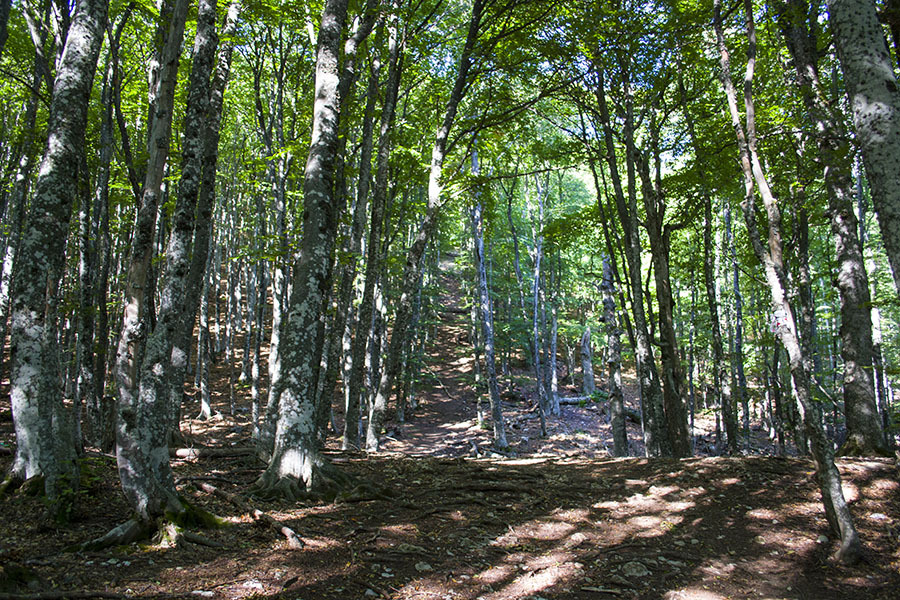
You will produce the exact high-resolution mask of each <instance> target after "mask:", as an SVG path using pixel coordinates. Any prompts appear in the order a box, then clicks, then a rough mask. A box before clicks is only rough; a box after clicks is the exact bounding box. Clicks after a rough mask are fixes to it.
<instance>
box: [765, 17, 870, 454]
mask: <svg viewBox="0 0 900 600" xmlns="http://www.w3.org/2000/svg"><path fill="white" fill-rule="evenodd" d="M784 19H785V21H784V22H783V24H782V29H783V31H784V35H785V39H786V41H787V46H788V50H789V51H790V53H791V55H792V57H793V59H794V66H795V68H796V71H797V84H798V87H799V91H800V93H801V95H802V97H803V101H804V105H805V106H806V108H807V111H808V112H809V114H810V116H811V117H812V119H813V120H814V121H815V123H816V133H815V134H812V133H809V134H808V135H809V137H811V138H813V141H815V142H816V148H817V157H818V159H819V161H821V164H822V167H824V172H825V185H826V188H827V190H828V199H829V205H828V212H829V213H830V216H831V231H832V234H833V235H834V244H835V253H836V258H837V265H838V274H837V278H836V281H837V287H838V291H839V293H840V302H841V329H840V337H841V358H842V359H843V362H844V374H843V388H844V410H845V414H846V418H847V433H848V435H847V441H846V443H845V445H844V447H843V448H842V450H841V451H842V453H846V454H870V453H875V454H885V453H887V448H886V447H885V445H884V432H883V430H882V427H881V421H880V419H879V415H878V406H877V403H876V397H875V382H874V379H873V374H872V365H873V363H872V360H873V354H874V347H873V341H872V317H871V296H870V295H869V281H868V277H867V275H866V268H865V263H864V260H863V256H862V246H861V244H860V239H859V237H858V236H857V230H858V223H857V220H856V215H855V213H854V212H853V197H854V193H853V192H854V190H853V183H852V181H853V180H852V165H851V162H850V160H851V158H850V157H851V148H850V143H849V138H848V136H847V135H846V131H844V126H843V120H842V118H841V115H837V114H835V113H834V111H833V109H832V108H831V106H830V105H829V104H827V103H826V102H825V100H824V96H823V92H824V90H823V89H822V85H821V82H820V81H819V77H818V59H817V56H816V54H815V52H816V46H815V42H816V40H815V39H814V38H811V37H810V34H809V31H808V29H809V28H808V26H807V25H806V22H805V19H806V10H805V3H803V2H799V1H797V0H791V1H790V12H789V13H787V15H786V16H785V17H784Z"/></svg>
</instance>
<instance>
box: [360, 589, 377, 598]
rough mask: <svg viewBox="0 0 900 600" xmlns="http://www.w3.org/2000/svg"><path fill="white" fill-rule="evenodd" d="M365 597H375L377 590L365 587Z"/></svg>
mask: <svg viewBox="0 0 900 600" xmlns="http://www.w3.org/2000/svg"><path fill="white" fill-rule="evenodd" d="M363 595H364V596H365V597H366V598H377V597H378V592H376V591H375V590H370V589H366V592H365V594H363Z"/></svg>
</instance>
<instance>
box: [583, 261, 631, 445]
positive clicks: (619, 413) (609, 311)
mask: <svg viewBox="0 0 900 600" xmlns="http://www.w3.org/2000/svg"><path fill="white" fill-rule="evenodd" d="M601 291H602V292H603V322H604V323H605V324H606V343H607V345H608V346H609V352H608V353H607V358H606V364H607V372H608V373H609V383H608V388H607V391H608V392H609V413H610V420H611V421H612V432H613V456H628V433H627V430H626V428H625V403H624V401H623V396H622V342H621V341H620V339H619V325H618V323H616V301H615V287H614V284H613V275H612V265H611V264H610V261H609V257H604V258H603V283H602V284H601ZM585 338H587V339H590V329H588V330H587V331H585V334H584V337H583V338H582V348H584V340H585ZM588 348H590V345H588ZM582 356H584V355H583V354H582ZM586 395H588V394H586Z"/></svg>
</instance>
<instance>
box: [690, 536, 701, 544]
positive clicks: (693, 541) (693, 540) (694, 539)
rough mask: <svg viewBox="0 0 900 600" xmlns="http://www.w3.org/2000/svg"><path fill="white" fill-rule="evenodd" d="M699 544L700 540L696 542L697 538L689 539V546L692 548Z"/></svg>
mask: <svg viewBox="0 0 900 600" xmlns="http://www.w3.org/2000/svg"><path fill="white" fill-rule="evenodd" d="M699 543H700V540H698V539H697V538H691V545H692V546H695V545H697V544H699Z"/></svg>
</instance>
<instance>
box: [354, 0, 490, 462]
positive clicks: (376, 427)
mask: <svg viewBox="0 0 900 600" xmlns="http://www.w3.org/2000/svg"><path fill="white" fill-rule="evenodd" d="M485 4H486V2H485V0H474V2H473V4H472V13H471V17H470V19H469V24H468V30H467V33H466V41H465V44H464V46H463V49H462V53H461V55H460V62H459V67H458V70H457V72H456V78H455V81H454V84H453V89H452V90H451V92H450V96H449V98H448V99H447V104H446V108H445V111H444V118H443V120H442V122H441V126H440V128H439V129H438V131H437V135H436V136H435V141H434V146H433V147H432V149H431V167H430V169H429V174H428V203H427V205H426V209H425V218H424V219H423V221H422V223H421V225H420V226H419V230H418V232H417V233H416V237H415V239H414V240H413V243H412V245H411V246H410V247H409V250H408V251H407V254H406V263H405V265H404V269H403V279H402V283H401V288H400V297H399V299H398V303H397V314H396V316H395V318H394V329H393V331H392V332H391V338H390V345H389V347H388V350H387V352H386V353H385V358H386V364H385V366H384V369H383V370H382V374H381V382H380V384H379V386H378V394H377V396H376V399H375V407H374V411H373V413H372V419H371V421H370V422H369V432H370V433H367V436H366V449H367V450H369V451H377V450H378V444H379V440H378V436H379V435H380V429H381V425H382V422H383V419H384V416H385V412H386V409H387V399H388V398H389V397H390V395H391V393H392V392H393V387H394V381H395V379H396V377H397V371H398V370H399V365H400V360H399V359H400V355H401V350H402V348H403V347H404V346H405V345H406V338H407V333H408V331H409V324H410V322H411V320H412V304H413V302H412V299H413V297H414V296H415V295H416V292H417V288H418V285H419V282H420V281H421V279H420V277H419V274H420V270H421V269H422V257H423V256H424V255H425V248H426V247H427V245H428V243H429V241H430V240H431V237H432V235H434V231H435V229H436V228H437V222H438V215H439V213H440V209H441V207H442V206H443V203H444V202H443V201H444V199H443V198H442V194H441V192H442V190H443V183H442V182H441V176H442V174H443V167H444V158H445V157H446V154H447V145H448V141H449V137H450V130H451V129H452V127H453V124H454V122H455V121H456V114H457V111H458V110H459V105H460V102H462V99H463V96H464V95H465V93H466V91H467V89H468V84H469V76H470V71H471V68H472V64H473V61H474V58H473V52H474V49H475V43H476V41H477V40H478V35H479V31H480V29H481V21H482V17H483V16H484V9H485ZM370 243H371V242H370Z"/></svg>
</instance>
